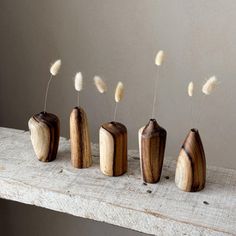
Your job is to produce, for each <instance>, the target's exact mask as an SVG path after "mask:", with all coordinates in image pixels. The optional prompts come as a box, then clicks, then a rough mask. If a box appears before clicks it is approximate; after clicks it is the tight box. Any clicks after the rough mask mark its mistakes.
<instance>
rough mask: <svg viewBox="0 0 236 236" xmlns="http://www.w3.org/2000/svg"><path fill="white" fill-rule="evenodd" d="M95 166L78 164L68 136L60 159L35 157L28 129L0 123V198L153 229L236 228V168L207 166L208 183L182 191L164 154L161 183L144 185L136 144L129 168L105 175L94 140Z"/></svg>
mask: <svg viewBox="0 0 236 236" xmlns="http://www.w3.org/2000/svg"><path fill="white" fill-rule="evenodd" d="M92 152H93V165H92V167H90V168H88V169H75V168H73V167H72V166H71V163H70V143H69V141H68V140H67V139H65V138H61V140H60V146H59V153H58V156H57V159H56V160H55V161H53V162H50V163H42V162H39V161H38V160H37V158H36V156H35V154H34V152H33V149H32V145H31V142H30V136H29V133H28V132H26V131H21V130H15V129H8V128H0V197H1V198H3V199H9V200H14V201H18V202H22V203H26V204H30V205H36V206H39V207H44V208H48V209H52V210H55V211H59V212H64V213H68V214H72V215H75V216H79V217H83V218H88V219H93V220H97V221H102V222H106V223H110V224H114V225H117V226H121V227H125V228H129V229H133V230H137V231H140V232H143V233H147V234H154V235H165V236H166V235H214V236H215V235H236V170H232V169H224V168H218V167H212V166H209V167H208V169H207V182H206V188H205V189H204V190H203V191H201V192H197V193H186V192H182V191H180V190H179V189H178V188H177V187H176V186H175V183H174V174H175V165H176V162H175V161H174V160H171V159H170V158H166V159H165V161H164V167H163V173H162V177H161V180H160V182H159V183H158V184H147V185H146V184H143V182H142V179H141V174H140V167H139V157H138V152H137V151H129V160H128V172H127V174H125V175H123V176H121V177H107V176H104V175H103V174H102V173H101V171H100V169H99V158H98V146H97V145H93V146H92Z"/></svg>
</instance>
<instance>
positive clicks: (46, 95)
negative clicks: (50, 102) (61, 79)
mask: <svg viewBox="0 0 236 236" xmlns="http://www.w3.org/2000/svg"><path fill="white" fill-rule="evenodd" d="M51 80H52V75H51V76H50V79H49V80H48V84H47V88H46V94H45V98H44V108H43V112H44V113H46V109H47V99H48V89H49V86H50V82H51Z"/></svg>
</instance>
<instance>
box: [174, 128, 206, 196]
mask: <svg viewBox="0 0 236 236" xmlns="http://www.w3.org/2000/svg"><path fill="white" fill-rule="evenodd" d="M205 182H206V159H205V154H204V149H203V145H202V141H201V138H200V135H199V132H198V130H196V129H191V130H190V132H189V134H188V135H187V137H186V139H185V141H184V144H183V146H182V148H181V151H180V154H179V156H178V159H177V165H176V172H175V183H176V185H177V187H179V188H180V189H181V190H183V191H186V192H197V191H200V190H202V189H203V188H204V186H205Z"/></svg>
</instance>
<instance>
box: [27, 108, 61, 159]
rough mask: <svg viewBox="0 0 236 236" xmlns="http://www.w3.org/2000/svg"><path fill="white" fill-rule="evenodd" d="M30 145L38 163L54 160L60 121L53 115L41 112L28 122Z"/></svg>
mask: <svg viewBox="0 0 236 236" xmlns="http://www.w3.org/2000/svg"><path fill="white" fill-rule="evenodd" d="M28 126H29V130H30V136H31V141H32V145H33V148H34V151H35V154H36V156H37V157H38V159H39V160H40V161H43V162H49V161H53V160H55V159H56V156H57V150H58V145H59V138H60V121H59V119H58V117H57V116H56V115H54V114H51V113H47V112H41V113H39V114H36V115H34V116H32V117H31V118H30V119H29V122H28Z"/></svg>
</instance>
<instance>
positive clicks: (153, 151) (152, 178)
mask: <svg viewBox="0 0 236 236" xmlns="http://www.w3.org/2000/svg"><path fill="white" fill-rule="evenodd" d="M166 136H167V132H166V130H165V129H163V128H162V127H160V126H159V125H158V123H157V122H156V120H155V119H150V121H149V122H148V124H147V125H146V126H145V127H142V128H141V129H140V130H139V153H140V166H141V172H142V176H143V181H144V182H146V183H157V182H158V181H159V180H160V177H161V171H162V166H163V160H164V154H165V146H166Z"/></svg>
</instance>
